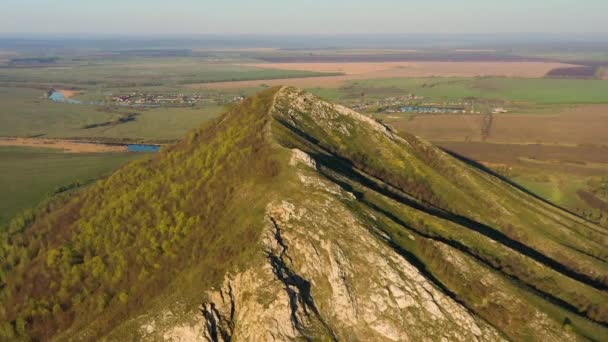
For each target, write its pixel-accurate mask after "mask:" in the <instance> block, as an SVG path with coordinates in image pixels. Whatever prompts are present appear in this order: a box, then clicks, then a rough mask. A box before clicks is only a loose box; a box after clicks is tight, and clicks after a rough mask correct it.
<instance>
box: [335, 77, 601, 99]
mask: <svg viewBox="0 0 608 342" xmlns="http://www.w3.org/2000/svg"><path fill="white" fill-rule="evenodd" d="M402 92H406V93H414V94H416V95H422V96H425V97H428V98H431V99H462V98H467V97H474V98H482V99H497V100H507V101H523V102H529V103H533V104H538V105H547V104H596V103H608V81H604V80H575V79H523V78H395V79H373V80H363V81H357V82H353V83H351V84H350V85H349V86H347V87H344V88H342V89H341V94H340V97H348V96H352V95H354V94H360V93H366V94H371V96H373V95H376V96H375V97H383V93H384V94H391V95H392V94H394V93H402ZM391 95H389V96H391ZM336 96H337V94H330V97H331V98H336Z"/></svg>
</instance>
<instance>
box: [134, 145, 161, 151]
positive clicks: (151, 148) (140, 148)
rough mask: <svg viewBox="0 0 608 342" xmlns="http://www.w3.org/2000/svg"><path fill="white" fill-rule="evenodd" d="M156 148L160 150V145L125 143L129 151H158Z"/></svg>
mask: <svg viewBox="0 0 608 342" xmlns="http://www.w3.org/2000/svg"><path fill="white" fill-rule="evenodd" d="M158 150H160V146H157V145H142V144H134V145H127V151H129V152H158Z"/></svg>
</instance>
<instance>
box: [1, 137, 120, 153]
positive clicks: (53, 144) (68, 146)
mask: <svg viewBox="0 0 608 342" xmlns="http://www.w3.org/2000/svg"><path fill="white" fill-rule="evenodd" d="M0 146H26V147H40V148H53V149H59V150H63V152H67V153H101V152H126V151H127V147H126V146H120V145H107V144H96V143H91V142H78V141H73V140H59V139H34V138H0Z"/></svg>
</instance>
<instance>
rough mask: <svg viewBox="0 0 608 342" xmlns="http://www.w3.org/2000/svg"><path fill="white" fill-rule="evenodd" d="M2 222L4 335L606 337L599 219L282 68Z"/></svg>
mask: <svg viewBox="0 0 608 342" xmlns="http://www.w3.org/2000/svg"><path fill="white" fill-rule="evenodd" d="M2 239H4V243H5V244H6V246H7V247H6V248H4V249H3V250H2V251H0V253H1V254H0V256H2V257H3V258H2V260H3V261H2V262H3V273H2V274H1V275H0V291H1V292H0V296H1V297H0V298H2V301H1V302H2V304H1V306H0V322H2V323H1V324H2V326H1V327H2V329H3V330H4V331H5V334H6V336H8V334H12V335H11V336H13V337H14V338H15V339H24V340H27V339H33V340H49V339H51V340H99V339H106V340H173V341H230V340H235V341H288V340H345V341H355V340H360V341H501V340H516V341H521V340H530V341H577V340H602V339H604V340H605V339H606V336H608V293H607V288H608V262H607V261H608V231H607V230H606V229H605V228H601V227H599V226H596V225H594V224H592V223H590V222H588V221H585V220H584V219H582V218H580V217H578V216H575V215H573V214H571V213H569V212H566V211H564V210H562V209H560V208H558V207H555V206H553V205H551V204H549V203H547V202H544V201H543V200H541V199H539V198H537V197H534V196H532V195H531V194H529V193H526V192H525V191H523V190H521V189H520V188H518V187H517V186H515V185H513V184H510V183H509V182H508V181H506V180H504V179H502V178H501V177H499V176H497V175H495V174H492V173H491V172H489V171H488V170H486V169H484V168H483V167H481V166H479V165H475V164H474V163H472V162H470V161H467V160H466V159H464V158H461V157H459V156H455V155H450V154H448V153H447V152H445V151H443V150H441V149H439V148H437V147H435V146H433V145H432V144H430V143H428V142H426V141H423V140H421V139H419V138H417V137H415V136H413V135H407V134H398V133H397V132H395V131H394V130H393V129H391V128H390V127H389V126H387V125H384V124H383V123H381V122H378V121H376V120H374V119H372V118H370V117H368V116H365V115H362V114H359V113H357V112H354V111H352V110H350V109H347V108H345V107H341V106H338V105H334V104H331V103H329V102H326V101H323V100H322V99H320V98H318V97H316V96H315V95H312V94H310V93H307V92H305V91H302V90H299V89H296V88H291V87H278V88H271V89H268V90H265V91H264V92H262V93H260V94H258V95H255V96H253V97H251V98H248V99H246V100H244V101H243V102H242V103H240V104H239V105H236V106H234V107H233V108H231V109H230V110H228V112H227V113H226V114H224V115H222V116H221V117H219V118H218V119H216V120H215V121H213V122H211V123H209V124H206V125H204V126H203V127H201V128H199V129H197V130H195V131H193V132H191V133H190V134H189V135H188V136H187V137H186V138H185V139H184V140H183V141H182V142H180V143H178V144H176V145H174V146H170V147H167V148H164V149H163V150H162V151H161V152H160V153H159V154H158V155H156V156H154V157H152V158H151V159H149V160H143V161H137V162H134V163H131V164H129V165H127V166H125V167H123V168H122V169H120V170H118V171H116V172H115V173H114V174H113V175H111V176H110V177H108V178H106V179H104V180H101V181H98V182H97V183H96V184H94V185H92V186H90V187H88V188H86V189H83V190H81V191H79V192H77V193H74V194H72V195H71V196H69V197H67V198H61V199H57V200H56V201H55V202H54V203H52V204H49V207H48V208H46V210H44V211H43V212H40V213H38V214H37V215H36V217H35V219H32V221H31V222H23V223H22V224H20V225H16V226H15V227H14V229H12V230H11V231H10V232H9V233H7V234H6V235H4V236H2ZM4 260H5V261H4ZM25 270H28V271H27V272H26V271H25Z"/></svg>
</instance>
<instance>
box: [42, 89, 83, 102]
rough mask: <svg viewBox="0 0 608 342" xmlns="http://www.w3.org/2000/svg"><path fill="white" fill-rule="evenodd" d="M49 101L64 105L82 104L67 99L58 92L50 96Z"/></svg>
mask: <svg viewBox="0 0 608 342" xmlns="http://www.w3.org/2000/svg"><path fill="white" fill-rule="evenodd" d="M49 100H51V101H53V102H64V103H70V104H79V103H81V102H80V101H78V100H73V99H66V98H65V96H63V94H62V93H60V92H58V91H56V92H54V93H52V94H51V96H49Z"/></svg>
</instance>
